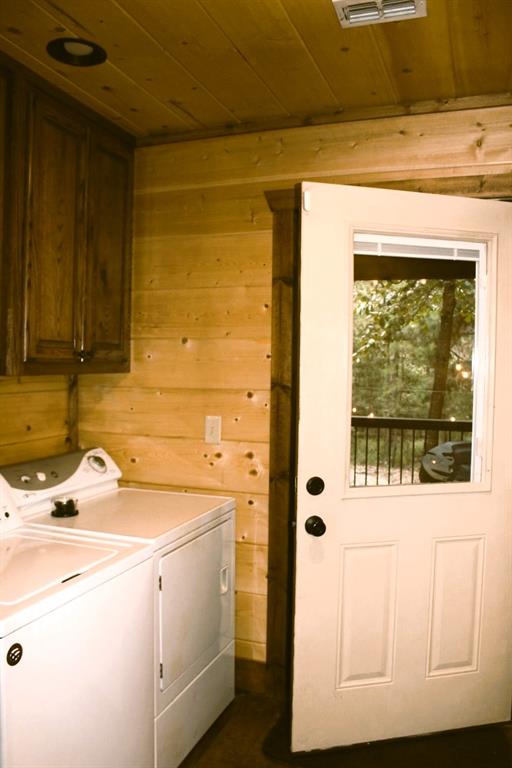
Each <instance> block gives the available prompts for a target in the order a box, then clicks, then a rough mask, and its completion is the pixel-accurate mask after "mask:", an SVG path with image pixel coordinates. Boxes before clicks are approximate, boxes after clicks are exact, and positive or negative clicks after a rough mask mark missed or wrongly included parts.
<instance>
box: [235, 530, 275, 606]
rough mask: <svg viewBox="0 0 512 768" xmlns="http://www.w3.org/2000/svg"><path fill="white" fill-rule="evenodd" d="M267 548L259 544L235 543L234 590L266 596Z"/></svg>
mask: <svg viewBox="0 0 512 768" xmlns="http://www.w3.org/2000/svg"><path fill="white" fill-rule="evenodd" d="M267 561H268V548H267V547H266V546H263V545H261V544H249V543H248V542H245V541H244V542H237V545H236V590H237V591H239V592H250V593H251V594H253V595H266V594H267Z"/></svg>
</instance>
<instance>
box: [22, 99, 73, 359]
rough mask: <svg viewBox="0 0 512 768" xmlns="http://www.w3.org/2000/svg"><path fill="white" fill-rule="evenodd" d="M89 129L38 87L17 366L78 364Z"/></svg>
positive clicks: (32, 116) (32, 122)
mask: <svg viewBox="0 0 512 768" xmlns="http://www.w3.org/2000/svg"><path fill="white" fill-rule="evenodd" d="M86 166H87V128H86V126H85V125H84V121H83V119H81V118H80V117H79V116H77V115H75V114H74V113H73V112H71V111H70V110H67V109H66V108H65V107H64V106H62V105H61V104H59V103H57V102H54V101H53V100H51V99H49V98H48V97H46V96H43V95H42V94H32V95H31V100H30V109H29V158H28V180H27V181H28V183H27V206H26V214H25V218H24V227H23V243H22V252H23V257H24V258H23V269H24V281H23V286H24V288H23V290H24V297H23V299H24V301H23V304H24V339H23V363H24V365H23V369H24V372H26V373H29V372H31V370H33V372H38V368H39V367H40V366H41V364H48V363H51V362H56V363H59V362H60V363H67V364H76V363H77V361H78V355H79V354H80V339H81V338H82V337H83V328H82V325H83V320H82V318H83V308H82V306H81V299H80V297H81V296H82V295H83V279H84V275H83V264H84V258H85V253H84V247H85V242H86V239H85V187H86Z"/></svg>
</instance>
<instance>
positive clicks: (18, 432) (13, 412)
mask: <svg viewBox="0 0 512 768" xmlns="http://www.w3.org/2000/svg"><path fill="white" fill-rule="evenodd" d="M0 409H1V413H2V427H1V431H0V444H2V445H6V444H10V443H16V442H19V443H21V444H23V443H26V442H31V441H34V440H44V439H46V438H52V437H57V436H58V437H61V438H63V437H65V436H66V435H67V433H68V423H67V420H68V394H67V391H64V390H51V391H50V392H37V391H28V392H26V391H22V392H20V393H15V392H12V393H2V394H1V395H0Z"/></svg>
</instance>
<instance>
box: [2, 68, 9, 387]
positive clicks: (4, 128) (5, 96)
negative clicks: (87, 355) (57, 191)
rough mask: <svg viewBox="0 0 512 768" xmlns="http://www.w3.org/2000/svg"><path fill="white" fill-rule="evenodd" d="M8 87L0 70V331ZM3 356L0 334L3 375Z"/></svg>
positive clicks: (4, 266) (4, 272)
mask: <svg viewBox="0 0 512 768" xmlns="http://www.w3.org/2000/svg"><path fill="white" fill-rule="evenodd" d="M9 86H10V78H9V73H8V72H6V71H4V70H2V69H0V329H3V328H5V327H6V323H7V318H6V315H7V306H6V299H7V296H6V291H5V285H6V283H7V260H6V258H5V255H6V252H7V251H6V249H7V238H6V236H5V220H6V215H5V209H6V201H7V195H6V189H7V176H8V167H7V164H8V156H7V147H8V144H9V141H8V134H9V95H10V87H9ZM5 356H6V334H5V333H1V332H0V373H3V371H4V360H5Z"/></svg>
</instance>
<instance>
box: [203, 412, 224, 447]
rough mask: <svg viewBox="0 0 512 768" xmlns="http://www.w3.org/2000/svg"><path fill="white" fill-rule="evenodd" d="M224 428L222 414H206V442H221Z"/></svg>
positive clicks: (216, 443)
mask: <svg viewBox="0 0 512 768" xmlns="http://www.w3.org/2000/svg"><path fill="white" fill-rule="evenodd" d="M221 428H222V417H221V416H205V417H204V441H205V443H214V444H215V445H218V444H219V443H220V436H221Z"/></svg>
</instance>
